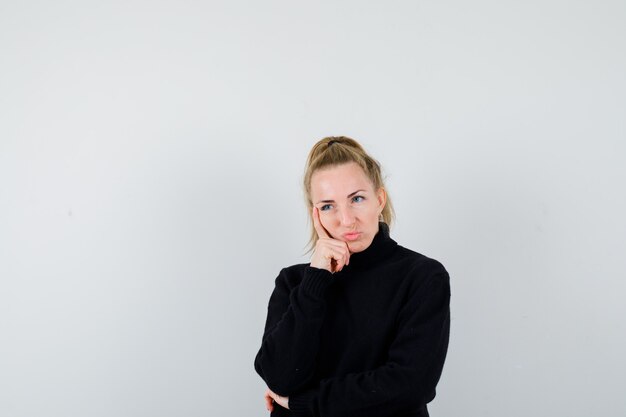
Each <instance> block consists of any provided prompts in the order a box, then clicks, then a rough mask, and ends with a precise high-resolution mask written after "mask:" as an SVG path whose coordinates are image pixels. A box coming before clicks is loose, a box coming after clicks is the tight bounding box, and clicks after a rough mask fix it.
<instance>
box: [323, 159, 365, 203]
mask: <svg viewBox="0 0 626 417" xmlns="http://www.w3.org/2000/svg"><path fill="white" fill-rule="evenodd" d="M358 189H363V190H371V189H372V183H371V182H370V180H369V178H368V177H367V176H366V175H365V172H363V169H361V167H360V166H359V165H357V164H356V163H354V162H352V163H349V164H342V165H338V166H335V167H329V168H324V169H320V170H317V171H315V172H314V173H313V175H312V176H311V193H312V194H313V195H319V194H324V195H326V194H334V193H341V194H346V195H347V193H351V192H354V191H356V190H358ZM346 192H347V193H346ZM344 197H345V195H344Z"/></svg>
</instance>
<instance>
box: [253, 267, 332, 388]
mask: <svg viewBox="0 0 626 417" xmlns="http://www.w3.org/2000/svg"><path fill="white" fill-rule="evenodd" d="M286 271H287V270H286V269H283V270H281V272H280V274H279V275H278V277H277V278H276V286H275V288H274V291H273V293H272V295H271V297H270V301H269V305H268V312H267V321H266V324H265V332H264V334H263V341H262V343H261V349H260V350H259V352H258V353H257V355H256V358H255V360H254V368H255V369H256V371H257V373H258V374H259V375H260V376H261V378H263V380H264V381H265V383H266V384H267V386H268V387H269V388H270V389H271V390H272V391H274V392H276V393H278V394H280V395H285V396H286V395H289V394H291V393H293V392H297V391H299V390H301V389H302V388H303V387H304V386H306V384H307V383H308V382H310V380H311V378H312V377H313V376H314V372H315V360H316V356H317V351H318V348H319V330H320V328H321V326H322V323H323V319H324V314H325V310H326V302H325V299H324V294H325V291H326V289H327V288H328V286H329V285H330V284H331V283H332V274H331V273H330V272H329V271H327V270H325V269H318V268H314V267H311V266H306V267H305V268H304V276H303V278H302V281H301V282H300V284H299V285H297V286H295V287H294V288H293V289H290V288H289V287H288V285H287V280H286V278H287V275H286V274H287V272H286Z"/></svg>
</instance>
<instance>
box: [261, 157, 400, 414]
mask: <svg viewBox="0 0 626 417" xmlns="http://www.w3.org/2000/svg"><path fill="white" fill-rule="evenodd" d="M311 199H312V201H313V208H312V210H311V216H312V218H313V225H314V227H315V230H316V231H317V236H318V238H319V239H318V241H317V243H316V244H315V251H314V253H313V256H312V257H311V266H312V267H315V268H320V269H326V270H327V271H329V272H331V273H336V272H340V271H341V270H342V269H343V268H344V267H345V266H346V265H349V264H350V254H352V253H357V252H362V251H364V250H365V249H367V248H368V247H369V246H370V245H371V243H372V241H373V240H374V236H376V234H377V233H378V221H379V220H378V219H379V216H380V213H381V212H382V210H383V208H384V207H385V203H386V202H387V194H386V193H385V190H384V189H383V188H382V187H381V188H379V189H378V190H374V186H373V184H372V182H371V181H370V180H369V178H368V177H367V176H366V175H365V172H363V170H362V169H361V167H360V166H359V165H357V164H356V163H354V162H350V163H347V164H342V165H339V166H335V167H331V168H326V169H321V170H318V171H315V173H313V175H312V176H311ZM349 232H357V234H354V235H349V234H348V235H346V233H349ZM264 398H265V406H266V408H267V409H268V410H269V411H270V412H271V411H273V409H274V402H276V403H278V404H279V405H280V406H281V407H284V408H287V409H289V397H282V396H280V395H278V394H276V393H275V392H273V391H272V390H270V389H269V388H268V389H267V390H266V391H265V396H264Z"/></svg>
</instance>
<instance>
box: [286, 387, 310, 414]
mask: <svg viewBox="0 0 626 417" xmlns="http://www.w3.org/2000/svg"><path fill="white" fill-rule="evenodd" d="M315 401H317V389H310V390H307V391H303V392H300V393H298V394H292V395H290V396H289V404H288V406H289V410H290V411H291V413H292V414H293V415H294V416H296V417H310V416H313V413H314V409H315V407H314V405H315Z"/></svg>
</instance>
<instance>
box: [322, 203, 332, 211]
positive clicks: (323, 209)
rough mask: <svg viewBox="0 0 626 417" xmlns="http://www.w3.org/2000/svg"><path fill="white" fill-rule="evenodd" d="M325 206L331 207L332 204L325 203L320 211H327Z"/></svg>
mask: <svg viewBox="0 0 626 417" xmlns="http://www.w3.org/2000/svg"><path fill="white" fill-rule="evenodd" d="M324 207H330V204H324V205H323V206H322V207H320V211H326V209H325V208H324Z"/></svg>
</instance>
